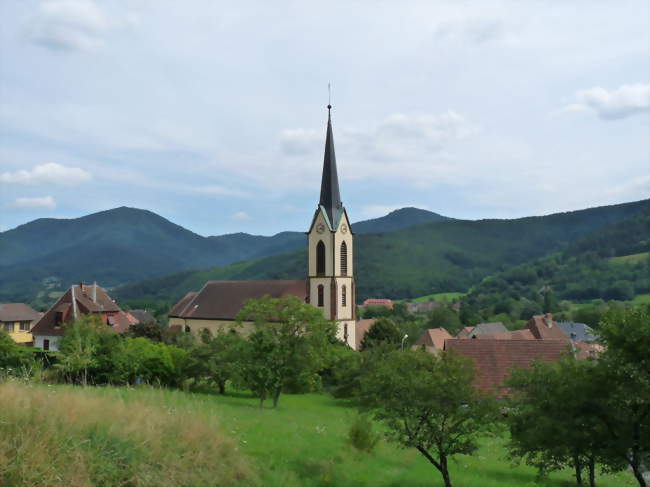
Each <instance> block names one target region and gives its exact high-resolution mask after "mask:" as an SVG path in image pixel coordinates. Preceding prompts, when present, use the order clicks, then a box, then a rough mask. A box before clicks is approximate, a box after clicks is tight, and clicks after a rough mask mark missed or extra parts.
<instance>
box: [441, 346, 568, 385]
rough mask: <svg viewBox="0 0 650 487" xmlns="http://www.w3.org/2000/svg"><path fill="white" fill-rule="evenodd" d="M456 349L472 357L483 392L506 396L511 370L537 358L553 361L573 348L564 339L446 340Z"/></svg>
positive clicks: (463, 354) (446, 347)
mask: <svg viewBox="0 0 650 487" xmlns="http://www.w3.org/2000/svg"><path fill="white" fill-rule="evenodd" d="M445 350H453V351H455V352H457V353H459V354H460V355H462V356H464V357H468V358H470V359H472V360H473V361H474V363H475V367H476V377H475V380H474V385H475V386H476V387H477V388H478V389H481V390H482V391H484V392H493V393H495V394H496V396H497V397H504V396H506V395H507V394H508V389H507V388H506V387H504V386H503V384H504V382H505V380H506V379H507V378H508V376H509V375H510V373H511V372H512V370H514V369H522V368H528V367H530V366H531V364H532V363H533V362H535V361H541V362H553V361H556V360H559V359H560V358H561V357H562V355H563V354H564V353H567V352H569V351H570V348H569V347H568V344H567V342H566V341H565V340H489V339H486V340H461V339H451V340H447V341H446V342H445Z"/></svg>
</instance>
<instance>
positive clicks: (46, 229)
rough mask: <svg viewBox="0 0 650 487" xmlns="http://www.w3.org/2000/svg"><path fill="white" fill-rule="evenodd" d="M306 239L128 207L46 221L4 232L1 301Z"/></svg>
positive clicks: (399, 214) (410, 221) (411, 216)
mask: <svg viewBox="0 0 650 487" xmlns="http://www.w3.org/2000/svg"><path fill="white" fill-rule="evenodd" d="M444 218H445V217H442V216H440V215H438V214H436V213H432V212H429V211H425V210H418V209H416V208H404V209H402V210H397V211H395V212H393V213H391V214H389V215H387V216H385V217H382V218H377V219H374V220H367V221H364V222H359V223H358V225H359V229H357V228H356V225H357V224H354V225H353V229H354V231H355V232H357V233H363V232H367V231H390V230H394V229H397V228H402V227H407V226H410V225H414V224H418V223H421V222H423V221H438V220H442V219H444ZM305 244H306V237H305V235H304V233H302V232H282V233H278V234H276V235H273V236H270V237H265V236H260V235H249V234H246V233H235V234H229V235H221V236H215V237H202V236H201V235H197V234H195V233H193V232H191V231H189V230H187V229H185V228H183V227H181V226H180V225H176V224H174V223H172V222H170V221H169V220H166V219H165V218H163V217H161V216H159V215H157V214H155V213H152V212H150V211H147V210H140V209H136V208H126V207H121V208H115V209H113V210H108V211H102V212H99V213H94V214H92V215H87V216H84V217H81V218H75V219H54V218H43V219H39V220H35V221H33V222H30V223H27V224H25V225H21V226H19V227H17V228H15V229H13V230H9V231H6V232H2V233H0V302H6V301H25V302H31V303H34V302H35V300H36V299H37V298H38V299H40V302H41V303H43V302H45V301H47V296H48V295H49V294H50V293H52V292H56V291H60V290H61V289H63V288H65V287H67V286H69V285H70V284H71V283H74V282H79V281H86V282H92V281H95V280H96V281H97V282H99V283H101V284H102V285H103V286H107V287H112V286H116V285H119V284H124V283H127V282H133V281H140V280H142V279H147V278H153V277H158V276H163V275H166V274H169V273H172V272H178V271H181V270H183V269H202V268H207V267H212V266H223V265H227V264H230V263H232V262H238V261H244V260H250V259H257V258H260V257H266V256H269V255H276V254H281V253H285V252H288V251H291V250H296V249H302V248H304V247H305ZM44 297H45V298H44Z"/></svg>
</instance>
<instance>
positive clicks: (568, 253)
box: [464, 208, 650, 318]
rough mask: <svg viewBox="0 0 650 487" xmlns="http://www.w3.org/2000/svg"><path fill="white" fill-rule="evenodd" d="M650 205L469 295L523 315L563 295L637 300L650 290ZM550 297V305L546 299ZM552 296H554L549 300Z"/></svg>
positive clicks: (480, 305) (484, 305) (472, 300)
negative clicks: (518, 311) (636, 298)
mask: <svg viewBox="0 0 650 487" xmlns="http://www.w3.org/2000/svg"><path fill="white" fill-rule="evenodd" d="M648 251H650V208H646V209H643V210H641V211H639V212H637V213H636V214H634V215H632V216H630V217H628V218H626V219H625V220H623V221H622V222H619V223H616V224H613V225H610V226H608V227H606V228H605V229H602V230H601V231H599V232H595V233H591V234H589V235H586V236H585V237H583V238H581V239H578V240H577V241H575V242H574V243H573V244H571V245H569V246H568V247H567V248H566V249H565V250H563V251H562V252H558V253H555V254H553V255H550V256H546V257H543V258H540V259H537V260H534V261H532V262H529V263H526V264H523V265H520V266H516V267H514V268H512V269H509V270H507V271H505V272H502V273H499V274H497V275H495V276H492V277H490V278H489V279H486V280H485V281H483V282H482V283H480V284H479V285H477V286H476V287H475V288H474V289H473V290H472V292H471V293H470V294H469V295H468V296H467V297H466V298H465V299H464V302H465V303H466V304H469V305H471V306H474V307H476V308H477V309H479V310H491V311H492V312H496V313H501V312H506V313H510V314H512V313H514V314H517V309H519V308H521V310H522V313H523V315H522V317H523V318H525V316H524V315H529V314H532V311H537V312H540V311H542V308H544V306H551V307H553V308H554V309H550V311H557V310H558V309H559V308H558V304H557V301H558V300H562V299H566V300H571V301H575V302H585V301H590V300H594V299H602V300H618V301H627V300H632V299H634V297H635V296H636V295H641V294H647V293H650V253H649V252H648ZM545 296H548V297H547V298H546V304H545ZM551 296H552V298H553V299H549V298H550V297H551Z"/></svg>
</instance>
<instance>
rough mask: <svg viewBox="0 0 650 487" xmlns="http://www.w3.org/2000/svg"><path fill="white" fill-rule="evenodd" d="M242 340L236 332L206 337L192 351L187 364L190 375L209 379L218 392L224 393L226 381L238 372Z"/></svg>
mask: <svg viewBox="0 0 650 487" xmlns="http://www.w3.org/2000/svg"><path fill="white" fill-rule="evenodd" d="M242 341H243V339H242V338H241V337H240V336H239V335H238V334H237V333H232V332H222V333H218V334H217V336H215V337H212V336H210V337H206V340H205V343H202V344H200V345H198V346H197V347H196V348H195V349H194V350H193V352H192V355H191V359H190V366H189V367H190V371H191V373H192V375H193V376H195V377H203V378H207V379H209V380H210V381H212V382H213V383H214V384H216V386H217V387H218V389H219V394H225V393H226V383H227V382H228V381H229V380H232V379H233V378H234V377H235V376H236V375H237V374H238V372H239V369H240V367H241V363H240V357H241V355H242V352H243V348H242V347H243V343H242Z"/></svg>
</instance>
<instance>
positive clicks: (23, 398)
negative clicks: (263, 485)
mask: <svg viewBox="0 0 650 487" xmlns="http://www.w3.org/2000/svg"><path fill="white" fill-rule="evenodd" d="M123 392H124V396H127V395H129V394H128V393H127V392H126V391H123ZM160 399H161V395H156V394H131V397H130V398H129V399H128V400H126V398H125V397H121V395H120V393H119V392H118V393H117V394H116V393H112V394H110V397H106V395H102V394H101V393H99V391H96V390H93V391H91V390H83V389H72V388H69V387H57V388H53V387H49V386H27V385H19V384H17V383H13V382H8V383H4V384H0V484H1V485H3V486H6V487H12V486H15V487H18V486H20V487H31V486H33V487H43V486H51V487H54V486H66V487H67V486H79V487H81V486H89V487H90V486H99V485H105V486H114V485H130V486H197V487H198V486H205V487H207V486H214V485H233V484H235V483H239V482H242V483H243V481H244V480H245V479H246V480H248V479H250V480H252V479H253V475H252V469H251V466H250V462H249V461H248V460H247V459H246V457H245V456H244V455H242V453H241V452H240V451H239V448H238V443H237V440H234V439H233V438H232V437H231V435H230V434H226V433H224V428H223V426H221V425H219V424H218V419H217V417H215V416H214V415H210V414H208V413H207V411H205V410H203V408H201V407H196V405H194V406H193V405H191V404H186V405H185V407H184V408H183V409H181V410H178V409H175V408H174V407H173V406H172V404H171V403H170V404H164V403H161V401H160Z"/></svg>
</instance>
